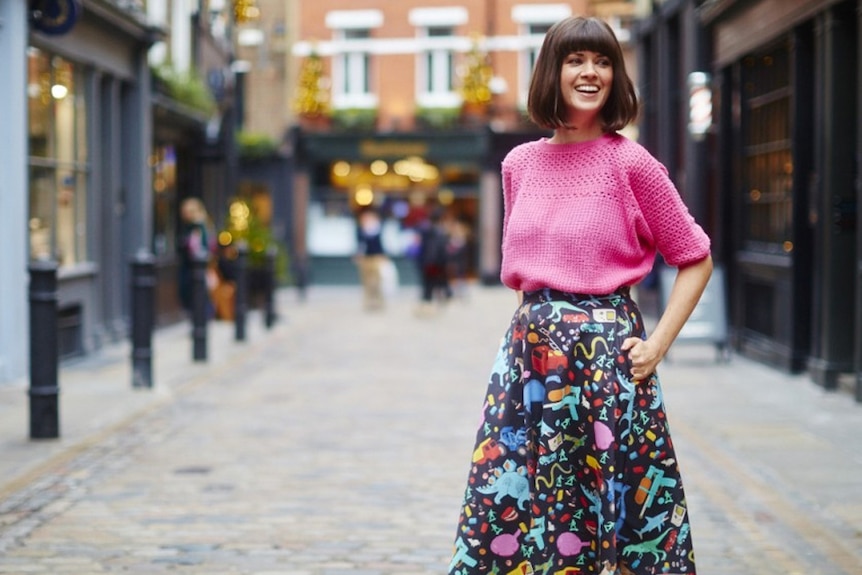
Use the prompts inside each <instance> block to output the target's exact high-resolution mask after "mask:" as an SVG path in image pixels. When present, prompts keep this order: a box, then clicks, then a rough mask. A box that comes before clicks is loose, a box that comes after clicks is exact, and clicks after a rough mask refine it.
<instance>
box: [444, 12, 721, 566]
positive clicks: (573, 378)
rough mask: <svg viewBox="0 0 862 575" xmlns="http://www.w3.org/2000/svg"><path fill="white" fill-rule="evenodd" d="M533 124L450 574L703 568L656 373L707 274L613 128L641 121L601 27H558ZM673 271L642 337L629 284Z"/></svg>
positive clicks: (539, 83) (654, 181) (510, 173)
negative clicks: (502, 322) (502, 321)
mask: <svg viewBox="0 0 862 575" xmlns="http://www.w3.org/2000/svg"><path fill="white" fill-rule="evenodd" d="M527 106H528V112H529V114H530V117H531V119H532V120H533V121H534V122H535V123H537V124H538V125H540V126H542V127H545V128H549V129H553V131H554V133H553V137H551V138H542V139H540V140H537V141H534V142H529V143H526V144H523V145H520V146H518V147H516V148H514V149H513V150H512V151H510V152H509V154H508V155H507V157H506V158H505V160H504V161H503V167H502V174H503V194H504V206H505V215H504V221H503V246H502V248H503V261H502V270H501V279H502V281H503V283H504V284H505V285H507V286H509V287H511V288H513V289H514V290H516V291H517V292H518V302H519V306H518V309H517V311H516V312H515V314H514V317H513V319H512V323H511V327H510V328H509V330H508V332H507V333H506V335H505V336H504V338H503V341H502V344H501V348H500V351H499V353H498V355H497V359H496V362H495V365H494V369H493V372H492V374H491V378H490V384H489V387H488V393H487V395H486V400H485V405H484V409H483V422H482V425H481V426H480V428H479V432H478V436H477V441H476V450H475V452H474V453H473V460H472V468H471V471H470V474H469V480H468V485H467V491H466V495H465V500H464V505H463V507H462V511H461V518H460V522H459V525H458V532H457V537H456V541H455V553H454V557H453V559H452V562H451V564H450V567H449V572H450V574H451V575H467V574H479V573H483V574H484V573H501V574H509V573H518V574H521V573H524V574H526V573H543V574H544V573H547V574H558V573H565V574H571V575H574V574H586V573H601V574H605V575H611V574H623V575H626V574H635V575H656V574H658V573H662V574H664V573H670V574H677V575H680V574H686V575H689V574H694V573H695V565H694V555H693V551H692V544H691V536H690V532H689V531H690V527H689V522H688V513H687V506H686V501H685V495H684V493H683V489H682V480H681V478H680V474H679V469H678V467H677V461H676V456H675V454H674V449H673V444H672V442H671V437H670V434H669V431H668V426H667V421H666V415H665V410H664V405H663V402H662V395H661V390H660V387H659V381H658V377H657V376H656V373H655V370H656V366H657V365H658V363H659V362H660V361H661V359H662V358H663V357H664V355H665V353H666V352H667V351H668V348H669V347H670V346H671V343H672V342H673V341H674V339H675V338H676V336H677V334H678V333H679V331H680V329H681V328H682V326H683V324H684V323H685V321H686V319H687V318H688V317H689V315H690V314H691V312H692V310H693V309H694V307H695V305H696V303H697V301H698V300H699V298H700V296H701V294H702V293H703V290H704V288H705V286H706V283H707V281H708V280H709V277H710V275H711V273H712V259H711V257H710V252H709V247H710V245H709V238H708V237H707V236H706V234H705V233H704V231H703V230H702V229H701V228H700V226H698V225H697V224H696V223H695V221H694V219H693V218H692V217H691V215H690V214H689V212H688V210H687V208H686V207H685V205H684V204H683V202H682V200H681V199H680V197H679V193H678V192H677V191H676V189H675V187H674V186H673V184H672V183H671V181H670V180H669V178H668V176H667V171H666V170H665V168H664V167H663V166H662V165H661V164H660V163H659V162H658V161H657V160H655V159H654V158H653V157H652V156H651V155H650V154H649V153H648V152H647V151H646V150H645V149H644V148H642V147H641V146H640V145H638V144H637V143H634V142H632V141H629V140H627V139H626V138H624V137H623V136H621V135H619V134H618V133H617V130H620V129H622V128H623V127H624V126H626V125H627V124H629V123H630V122H632V121H633V120H634V119H635V117H636V115H637V98H636V95H635V91H634V87H633V85H632V82H631V80H630V79H629V78H628V76H627V74H626V70H625V65H624V62H623V57H622V51H621V49H620V45H619V43H618V41H617V39H616V37H615V36H614V33H613V31H612V30H611V28H610V27H609V26H608V25H607V24H605V23H604V22H602V21H601V20H598V19H593V18H586V19H585V18H569V19H566V20H563V21H561V22H558V23H557V24H556V25H554V26H553V27H552V28H551V29H550V30H549V31H548V33H547V35H546V37H545V40H544V44H543V46H542V49H541V52H540V54H539V58H538V60H537V62H536V68H535V72H534V75H533V78H532V81H531V85H530V92H529V99H528V104H527ZM657 251H658V252H660V253H661V254H662V255H663V256H664V258H665V261H666V262H667V263H668V264H669V265H671V266H673V267H676V268H678V273H677V277H676V280H675V283H674V286H673V288H672V291H671V294H670V297H669V301H668V305H667V307H666V309H665V311H664V313H663V314H662V316H661V318H660V319H659V322H658V324H657V325H656V327H655V330H654V331H653V333H652V335H650V336H649V337H647V335H646V333H645V331H644V326H643V320H642V318H641V314H640V312H639V310H638V308H637V305H636V304H635V302H634V301H633V300H632V299H631V297H630V294H629V290H630V287H631V286H633V285H636V284H637V283H638V282H639V281H640V280H642V279H643V278H644V277H645V276H646V275H647V274H648V273H649V271H650V269H651V268H652V265H653V262H654V258H655V256H656V252H657Z"/></svg>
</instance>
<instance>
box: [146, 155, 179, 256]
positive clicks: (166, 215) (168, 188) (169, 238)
mask: <svg viewBox="0 0 862 575" xmlns="http://www.w3.org/2000/svg"><path fill="white" fill-rule="evenodd" d="M150 169H151V177H152V182H153V253H154V254H155V255H157V256H159V255H164V254H171V253H174V251H175V246H176V236H177V233H176V215H175V213H174V210H173V206H174V205H175V204H176V201H177V200H176V198H177V154H176V150H175V149H174V147H173V146H160V145H156V146H155V149H154V150H153V155H152V157H151V158H150Z"/></svg>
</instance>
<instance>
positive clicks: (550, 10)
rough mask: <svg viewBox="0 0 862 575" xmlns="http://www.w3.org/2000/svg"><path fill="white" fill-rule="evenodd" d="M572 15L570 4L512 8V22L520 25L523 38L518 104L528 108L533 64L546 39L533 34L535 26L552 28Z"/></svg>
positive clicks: (519, 64)
mask: <svg viewBox="0 0 862 575" xmlns="http://www.w3.org/2000/svg"><path fill="white" fill-rule="evenodd" d="M571 15H572V7H571V6H570V5H568V4H516V5H515V6H512V21H513V22H516V23H517V24H518V29H519V34H520V37H521V38H522V42H521V43H520V45H521V49H520V54H519V56H518V103H519V104H520V105H521V107H523V108H526V106H527V94H528V93H529V91H530V77H531V76H532V74H533V64H534V63H535V61H536V58H537V57H538V56H539V50H540V49H541V47H542V42H543V41H544V39H545V35H544V34H532V33H531V28H532V27H533V26H550V25H551V24H554V23H555V22H558V21H560V20H562V19H564V18H568V17H569V16H571Z"/></svg>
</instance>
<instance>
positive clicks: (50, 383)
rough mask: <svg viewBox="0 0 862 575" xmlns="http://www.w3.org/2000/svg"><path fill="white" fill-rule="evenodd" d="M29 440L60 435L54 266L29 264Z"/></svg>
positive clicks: (55, 274) (55, 268)
mask: <svg viewBox="0 0 862 575" xmlns="http://www.w3.org/2000/svg"><path fill="white" fill-rule="evenodd" d="M29 270H30V389H29V395H30V438H31V439H54V438H57V437H59V436H60V409H59V406H58V401H57V396H58V395H59V393H60V388H59V386H58V384H57V372H58V364H59V340H58V336H57V263H56V262H54V261H35V262H32V263H31V264H30V267H29Z"/></svg>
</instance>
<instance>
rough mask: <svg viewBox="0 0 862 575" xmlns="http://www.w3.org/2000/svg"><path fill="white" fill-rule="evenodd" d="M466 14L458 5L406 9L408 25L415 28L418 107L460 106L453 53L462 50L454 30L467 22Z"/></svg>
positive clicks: (461, 44) (460, 41)
mask: <svg viewBox="0 0 862 575" xmlns="http://www.w3.org/2000/svg"><path fill="white" fill-rule="evenodd" d="M468 16H469V15H468V13H467V10H466V9H465V8H462V7H448V8H414V9H412V10H410V15H409V20H410V24H412V25H413V26H415V27H416V37H417V54H416V102H417V104H418V105H419V106H420V107H423V108H456V107H458V106H460V105H461V96H460V95H459V94H458V92H457V91H456V89H455V87H456V77H455V52H456V51H458V50H459V48H460V49H461V50H463V42H462V39H460V38H458V37H457V36H456V35H455V30H456V27H457V26H463V25H464V24H466V23H467V21H468Z"/></svg>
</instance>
